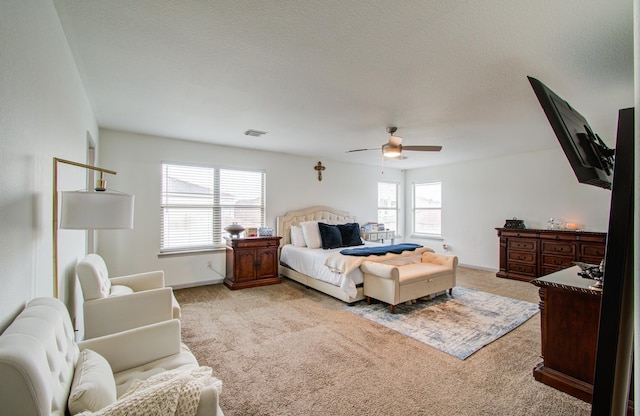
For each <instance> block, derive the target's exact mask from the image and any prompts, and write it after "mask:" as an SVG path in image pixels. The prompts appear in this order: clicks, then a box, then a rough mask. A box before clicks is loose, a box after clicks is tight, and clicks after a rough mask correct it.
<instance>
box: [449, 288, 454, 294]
mask: <svg viewBox="0 0 640 416" xmlns="http://www.w3.org/2000/svg"><path fill="white" fill-rule="evenodd" d="M449 295H453V288H452V287H450V288H449Z"/></svg>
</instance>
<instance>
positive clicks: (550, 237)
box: [540, 232, 576, 241]
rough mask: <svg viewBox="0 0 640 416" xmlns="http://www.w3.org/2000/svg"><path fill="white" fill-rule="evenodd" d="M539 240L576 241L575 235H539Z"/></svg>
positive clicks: (571, 233) (572, 233)
mask: <svg viewBox="0 0 640 416" xmlns="http://www.w3.org/2000/svg"><path fill="white" fill-rule="evenodd" d="M540 239H541V240H554V241H576V233H574V232H570V233H557V234H556V233H541V234H540Z"/></svg>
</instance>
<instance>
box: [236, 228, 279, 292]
mask: <svg viewBox="0 0 640 416" xmlns="http://www.w3.org/2000/svg"><path fill="white" fill-rule="evenodd" d="M281 238H282V237H252V238H228V239H227V248H226V250H227V259H226V260H227V266H226V267H227V271H226V276H225V279H224V285H225V286H227V287H228V288H229V289H232V290H235V289H245V288H248V287H256V286H264V285H272V284H276V283H280V277H279V275H278V246H279V244H280V239H281Z"/></svg>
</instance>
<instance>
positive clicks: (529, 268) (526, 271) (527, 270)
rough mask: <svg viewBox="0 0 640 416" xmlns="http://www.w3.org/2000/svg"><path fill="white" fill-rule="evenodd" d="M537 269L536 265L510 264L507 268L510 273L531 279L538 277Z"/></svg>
mask: <svg viewBox="0 0 640 416" xmlns="http://www.w3.org/2000/svg"><path fill="white" fill-rule="evenodd" d="M536 269H537V265H536V264H524V263H509V265H508V266H507V272H508V273H515V274H522V275H526V276H531V277H536V275H537V270H536Z"/></svg>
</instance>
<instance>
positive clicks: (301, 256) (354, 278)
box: [280, 241, 381, 297]
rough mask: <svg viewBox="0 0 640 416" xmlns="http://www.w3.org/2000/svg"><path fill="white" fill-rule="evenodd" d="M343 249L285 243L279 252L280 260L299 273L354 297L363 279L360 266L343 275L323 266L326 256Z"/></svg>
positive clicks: (374, 244)
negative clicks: (338, 288)
mask: <svg viewBox="0 0 640 416" xmlns="http://www.w3.org/2000/svg"><path fill="white" fill-rule="evenodd" d="M364 243H365V246H379V245H381V244H380V243H375V242H370V241H365V242H364ZM359 247H362V246H359ZM343 249H344V247H342V248H334V249H329V250H323V249H321V248H309V247H295V246H293V245H292V244H285V245H284V246H282V251H281V252H280V262H281V263H283V264H286V265H287V266H289V267H290V268H292V269H293V270H295V271H297V272H299V273H302V274H304V275H307V276H310V277H313V278H314V279H318V280H321V281H323V282H326V283H329V284H332V285H334V286H338V287H340V289H342V291H343V292H345V293H346V294H347V295H349V296H351V297H355V296H356V294H357V289H356V286H357V285H359V284H361V283H362V282H363V281H364V277H363V275H362V271H361V270H360V268H359V267H357V268H355V269H354V270H353V271H352V272H351V273H349V274H347V275H343V274H342V273H336V272H333V271H331V269H329V268H328V267H327V266H325V261H326V259H327V257H329V256H330V255H331V254H333V253H340V250H343Z"/></svg>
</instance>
